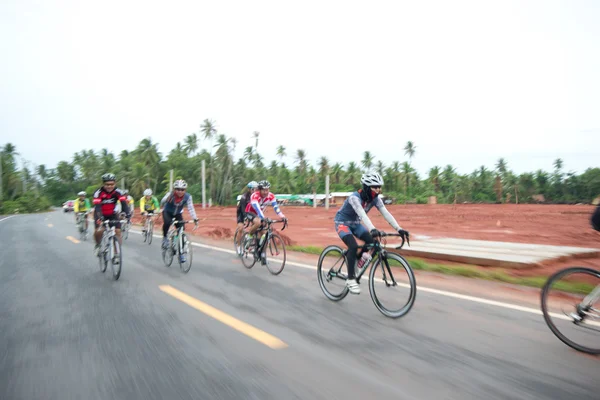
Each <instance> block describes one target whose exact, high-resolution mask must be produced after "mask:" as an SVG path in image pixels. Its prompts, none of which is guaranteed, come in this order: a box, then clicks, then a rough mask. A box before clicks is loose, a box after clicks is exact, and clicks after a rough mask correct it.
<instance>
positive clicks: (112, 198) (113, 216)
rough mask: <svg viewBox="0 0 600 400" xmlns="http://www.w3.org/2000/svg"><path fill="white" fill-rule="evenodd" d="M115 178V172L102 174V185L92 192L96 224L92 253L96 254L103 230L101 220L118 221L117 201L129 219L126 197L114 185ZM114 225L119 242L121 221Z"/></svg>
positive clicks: (128, 219)
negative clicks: (94, 243)
mask: <svg viewBox="0 0 600 400" xmlns="http://www.w3.org/2000/svg"><path fill="white" fill-rule="evenodd" d="M116 179H117V178H116V177H115V174H111V173H106V174H104V175H102V182H103V185H102V187H101V188H100V189H98V190H96V191H95V192H94V220H95V226H96V233H95V234H94V237H95V239H96V246H95V247H94V253H95V254H96V255H98V250H99V249H100V241H101V240H102V233H103V232H104V226H103V225H102V220H113V221H119V219H120V218H119V215H117V212H118V210H119V208H118V203H121V210H122V212H123V213H124V214H125V215H126V217H127V222H129V221H131V215H130V210H129V206H128V205H127V198H126V197H125V194H124V193H123V191H122V190H121V189H119V188H117V187H116ZM114 226H115V231H116V232H115V233H116V236H117V238H118V239H119V243H121V242H122V241H121V223H120V222H116V223H115V224H114ZM117 260H118V258H117Z"/></svg>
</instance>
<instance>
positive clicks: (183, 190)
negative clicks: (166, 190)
mask: <svg viewBox="0 0 600 400" xmlns="http://www.w3.org/2000/svg"><path fill="white" fill-rule="evenodd" d="M175 191H176V192H185V189H175Z"/></svg>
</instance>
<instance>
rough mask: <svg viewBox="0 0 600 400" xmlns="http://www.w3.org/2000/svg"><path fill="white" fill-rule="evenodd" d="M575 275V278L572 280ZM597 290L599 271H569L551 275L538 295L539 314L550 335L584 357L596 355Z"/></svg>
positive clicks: (599, 330)
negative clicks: (550, 332)
mask: <svg viewBox="0 0 600 400" xmlns="http://www.w3.org/2000/svg"><path fill="white" fill-rule="evenodd" d="M575 274H579V276H578V277H577V278H574V277H573V276H574V275H575ZM567 278H568V279H567ZM563 279H564V281H563ZM552 290H554V291H552ZM599 290H600V271H596V270H593V269H591V268H584V267H572V268H566V269H563V270H561V271H558V272H556V273H554V274H553V275H551V276H550V277H549V278H548V280H547V281H546V283H545V284H544V286H543V287H542V292H541V308H542V313H543V315H544V320H545V321H546V324H547V325H548V327H549V328H550V330H551V331H552V333H554V335H555V336H556V337H557V338H559V339H560V340H561V341H562V342H563V343H564V344H566V345H567V346H569V347H571V348H573V349H575V350H578V351H581V352H584V353H588V354H600V305H599V304H598V303H599V300H600V299H598V291H599ZM590 294H591V296H590ZM594 302H595V303H596V304H594ZM569 328H571V329H569ZM579 328H581V329H579ZM567 332H568V333H567ZM567 335H568V337H567Z"/></svg>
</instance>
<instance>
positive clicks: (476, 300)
mask: <svg viewBox="0 0 600 400" xmlns="http://www.w3.org/2000/svg"><path fill="white" fill-rule="evenodd" d="M130 232H134V233H137V234H140V235H141V234H142V232H141V231H137V230H130ZM152 236H153V237H155V238H159V239H162V236H161V235H152ZM192 245H193V246H196V247H203V248H206V249H210V250H215V251H220V252H223V253H229V254H235V251H233V250H228V249H224V248H222V247H216V246H210V245H207V244H201V243H195V242H192ZM286 264H289V265H293V266H295V267H300V268H306V269H312V270H316V269H317V267H316V266H313V265H307V264H300V263H297V262H294V261H286ZM365 278H366V279H367V280H368V279H369V278H368V277H364V278H363V279H365ZM417 290H418V291H423V292H427V293H433V294H438V295H440V296H446V297H453V298H455V299H460V300H466V301H472V302H474V303H480V304H487V305H490V306H496V307H501V308H506V309H509V310H515V311H521V312H526V313H530V314H536V315H543V314H542V310H538V309H536V308H530V307H523V306H519V305H516V304H510V303H504V302H501V301H496V300H489V299H484V298H482V297H475V296H468V295H464V294H460V293H454V292H448V291H446V290H439V289H433V288H428V287H424V286H420V285H417ZM550 316H552V317H554V318H559V319H563V320H565V321H571V318H569V317H567V316H566V315H563V314H556V313H550ZM590 325H596V323H591V324H590ZM598 326H600V324H598Z"/></svg>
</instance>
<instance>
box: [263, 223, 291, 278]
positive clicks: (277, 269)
mask: <svg viewBox="0 0 600 400" xmlns="http://www.w3.org/2000/svg"><path fill="white" fill-rule="evenodd" d="M263 253H264V258H265V262H266V265H267V269H268V270H269V272H270V273H271V274H273V275H279V274H280V273H281V271H283V268H284V267H285V260H286V254H285V244H284V243H283V239H281V236H279V235H278V234H276V233H273V234H272V235H271V239H270V240H269V243H267V245H266V246H265V248H264V250H263Z"/></svg>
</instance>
